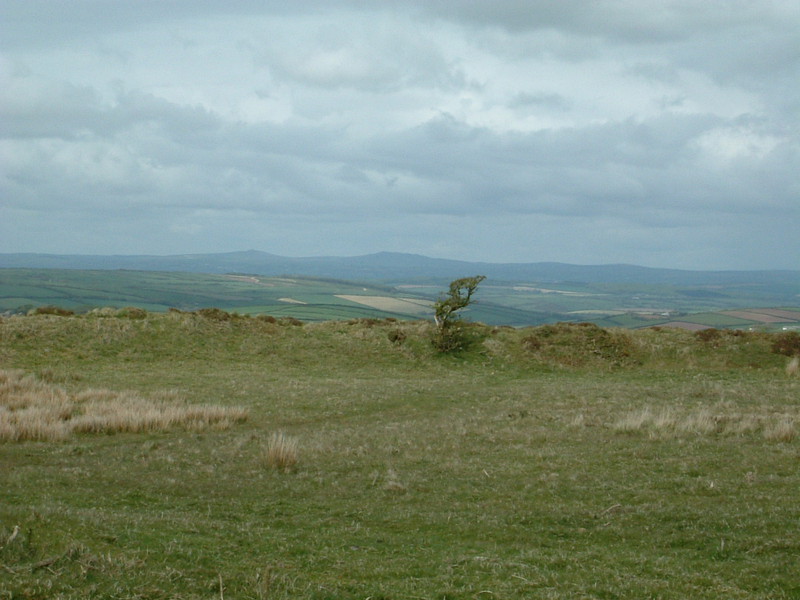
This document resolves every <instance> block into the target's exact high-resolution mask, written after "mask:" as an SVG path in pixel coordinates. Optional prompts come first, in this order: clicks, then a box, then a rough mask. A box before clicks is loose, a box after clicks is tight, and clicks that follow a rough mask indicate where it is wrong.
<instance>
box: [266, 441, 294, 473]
mask: <svg viewBox="0 0 800 600" xmlns="http://www.w3.org/2000/svg"><path fill="white" fill-rule="evenodd" d="M297 448H298V445H297V439H296V438H293V437H291V436H288V435H286V434H285V433H283V432H280V431H279V432H276V433H273V434H272V435H271V436H270V438H269V442H268V443H267V447H266V449H265V451H264V460H265V462H266V463H267V465H268V466H269V467H270V468H272V469H275V470H276V471H283V472H288V471H291V470H292V469H293V468H294V467H295V466H296V465H297V458H298V450H297Z"/></svg>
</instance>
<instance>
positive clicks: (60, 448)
mask: <svg viewBox="0 0 800 600" xmlns="http://www.w3.org/2000/svg"><path fill="white" fill-rule="evenodd" d="M398 330H401V331H402V332H403V333H404V334H405V339H403V340H402V341H400V342H392V341H391V339H390V337H392V336H390V334H392V333H396V332H397V331H398ZM472 332H473V334H474V338H475V341H474V345H473V346H472V347H471V348H470V349H468V350H467V351H465V352H464V353H462V354H459V355H448V356H442V355H437V354H436V353H435V352H434V351H433V349H432V347H431V344H430V343H429V340H428V336H429V335H430V325H429V324H427V323H423V322H388V321H383V320H381V321H375V320H366V321H365V320H358V321H352V322H345V321H340V322H325V323H318V324H307V325H305V326H293V325H290V324H288V323H287V322H280V321H279V322H277V323H271V322H269V321H267V320H265V319H259V318H255V317H238V318H230V319H226V320H219V319H213V318H204V317H202V316H200V315H197V314H185V313H174V312H173V313H167V314H149V315H147V317H146V318H144V319H124V318H118V317H110V316H109V317H100V316H80V317H56V316H47V315H41V316H36V317H13V318H6V319H4V320H3V321H2V323H0V367H2V368H15V369H23V370H24V371H26V372H28V373H32V374H35V375H37V376H38V377H39V378H40V379H42V380H45V381H47V382H49V383H50V384H52V385H58V386H61V387H63V388H64V389H65V390H66V391H67V392H69V393H79V392H81V391H85V390H88V389H93V388H103V389H108V390H117V391H120V392H124V391H125V390H132V391H134V392H135V393H137V394H139V395H142V396H144V397H150V396H152V395H158V394H162V393H163V392H164V391H169V390H171V391H173V392H174V393H175V394H176V396H178V397H180V398H182V399H183V401H185V402H188V403H197V404H214V405H223V406H230V407H242V408H245V409H247V411H248V419H247V420H246V421H245V422H243V423H240V424H237V425H233V426H232V427H230V428H228V429H225V430H213V429H211V430H205V431H194V430H183V429H180V428H178V429H175V430H168V431H163V432H150V433H143V434H132V433H120V434H116V435H88V434H82V435H74V436H72V437H71V438H69V439H68V440H66V441H63V442H55V443H53V442H51V443H45V442H23V443H4V444H0V598H42V599H43V598H148V599H167V598H170V599H194V598H204V599H210V598H237V599H239V598H252V599H259V598H306V599H311V598H314V599H323V598H330V599H333V598H352V599H355V598H359V599H364V598H368V597H371V598H404V599H405V598H409V599H410V598H438V599H443V598H453V599H462V598H463V599H474V598H512V599H514V598H519V599H522V598H664V599H668V598H675V599H678V598H681V599H682V598H708V599H712V598H714V599H716V598H732V599H736V598H741V599H745V598H747V599H752V598H756V599H758V598H762V599H767V598H795V597H798V595H800V574H798V572H797V570H796V560H797V556H798V553H800V530H799V529H798V527H800V511H799V510H798V504H797V490H798V488H799V487H800V472H799V471H798V469H797V459H798V443H800V441H798V437H797V436H796V435H795V436H788V437H775V436H773V435H771V434H770V433H769V432H770V431H771V430H770V427H771V426H772V425H773V424H775V423H787V424H788V427H789V428H790V429H791V430H792V431H800V379H798V377H796V376H795V377H789V376H787V375H786V372H785V367H786V364H787V361H788V360H789V359H788V357H786V356H781V355H778V354H774V353H773V352H772V351H771V344H772V341H773V337H772V336H771V335H769V334H763V333H742V334H738V335H720V336H715V337H713V339H711V340H707V341H703V339H702V338H700V337H698V336H695V335H693V334H691V333H687V332H682V331H677V330H661V331H653V330H647V331H633V332H631V331H622V330H611V331H605V330H600V329H598V328H596V327H591V326H567V325H558V326H547V327H538V328H528V329H523V330H514V329H510V328H490V327H484V326H474V327H473V328H472ZM644 410H649V411H650V413H651V414H653V415H658V414H662V413H669V414H670V415H673V417H674V418H673V419H672V421H669V420H661V421H658V420H656V419H650V420H644V422H643V424H642V425H641V426H639V427H632V426H628V427H621V426H620V423H624V422H626V420H628V422H630V419H631V415H635V414H636V413H639V412H641V411H644ZM705 414H708V415H711V418H712V419H713V418H716V419H718V421H717V422H718V423H722V424H721V425H717V426H714V427H699V426H697V427H692V426H686V425H685V424H686V423H694V422H695V421H693V419H695V420H697V422H700V421H699V419H698V418H697V417H698V415H705ZM737 423H751V424H755V425H753V426H748V427H737V426H735V425H736V424H737ZM273 434H285V435H286V436H288V438H290V439H291V440H293V441H296V443H297V447H296V454H297V462H296V464H294V465H293V466H292V467H291V469H289V470H288V472H286V470H285V469H276V468H272V467H271V466H270V465H269V464H267V461H266V460H265V455H266V454H267V453H268V451H269V446H270V440H271V438H272V436H273ZM15 531H16V534H15V533H14V532H15ZM12 538H13V539H12Z"/></svg>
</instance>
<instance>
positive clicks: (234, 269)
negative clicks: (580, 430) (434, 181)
mask: <svg viewBox="0 0 800 600" xmlns="http://www.w3.org/2000/svg"><path fill="white" fill-rule="evenodd" d="M0 268H23V269H101V270H115V269H128V270H137V271H180V272H188V273H211V274H214V273H249V274H253V275H264V276H280V275H287V276H306V277H324V278H332V279H346V280H351V281H383V282H392V283H397V282H414V281H430V282H434V281H436V282H438V281H441V280H450V279H454V278H457V277H464V276H468V275H476V274H481V275H486V276H487V277H489V278H490V279H494V280H496V281H509V282H523V281H537V282H567V281H572V282H581V283H603V282H607V283H627V282H630V283H649V284H670V285H731V284H747V283H752V284H784V283H786V284H788V283H800V270H796V271H795V270H774V271H770V270H764V271H689V270H680V269H657V268H650V267H640V266H636V265H625V264H617V265H573V264H567V263H557V262H539V263H487V262H468V261H459V260H449V259H442V258H431V257H428V256H422V255H419V254H405V253H399V252H378V253H375V254H366V255H363V256H350V257H337V256H318V257H304V258H292V257H286V256H279V255H276V254H270V253H268V252H261V251H258V250H246V251H240V252H225V253H217V254H178V255H168V256H156V255H82V254H35V253H18V254H0Z"/></svg>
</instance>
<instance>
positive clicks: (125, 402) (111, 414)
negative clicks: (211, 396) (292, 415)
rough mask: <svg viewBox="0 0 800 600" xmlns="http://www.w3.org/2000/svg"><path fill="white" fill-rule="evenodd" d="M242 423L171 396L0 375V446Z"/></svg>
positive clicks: (240, 413)
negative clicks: (71, 388)
mask: <svg viewBox="0 0 800 600" xmlns="http://www.w3.org/2000/svg"><path fill="white" fill-rule="evenodd" d="M246 418H247V413H246V411H245V410H243V409H239V408H225V407H221V406H214V405H196V406H195V405H190V404H187V403H186V402H185V401H184V400H182V399H181V398H180V397H179V395H177V394H176V393H174V392H172V393H162V394H161V395H160V396H156V397H154V398H150V399H148V398H143V397H141V396H139V395H138V394H135V393H133V392H114V391H111V390H105V389H101V390H97V389H92V390H85V391H83V392H79V393H77V394H72V395H70V394H68V393H67V392H66V390H64V389H63V388H60V387H57V386H54V385H52V384H50V383H47V382H44V381H41V380H39V379H37V378H36V377H34V376H32V375H27V374H25V373H24V372H22V371H17V370H8V371H0V442H9V441H10V442H21V441H27V440H36V441H59V440H64V439H67V438H68V437H70V436H71V435H72V434H76V433H104V434H109V433H124V432H130V433H143V432H154V431H164V430H167V429H172V428H175V427H184V428H188V429H193V430H197V429H205V428H207V427H216V428H224V427H228V426H230V425H231V424H232V423H234V422H237V421H242V420H244V419H246Z"/></svg>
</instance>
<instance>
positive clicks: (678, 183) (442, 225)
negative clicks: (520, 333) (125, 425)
mask: <svg viewBox="0 0 800 600" xmlns="http://www.w3.org/2000/svg"><path fill="white" fill-rule="evenodd" d="M799 31H800V2H797V0H729V1H725V0H720V1H719V2H699V1H697V0H608V1H604V0H559V1H558V2H556V1H553V0H525V1H522V0H507V1H503V0H493V1H492V0H405V1H399V0H397V1H391V0H387V1H383V2H381V1H378V0H374V1H363V0H362V1H356V0H352V1H344V0H340V1H336V2H334V1H302V0H298V1H297V2H287V1H285V0H279V1H268V0H260V1H257V0H226V1H224V2H223V1H218V0H135V1H134V0H71V1H66V0H47V1H46V0H0V252H48V253H77V254H184V253H200V252H226V251H234V250H247V249H257V250H263V251H267V252H272V253H275V254H282V255H287V256H314V255H338V256H351V255H358V254H367V253H372V252H379V251H399V252H412V253H418V254H425V255H428V256H435V257H442V258H461V259H465V260H479V261H489V262H538V261H561V262H570V263H578V264H605V263H633V264H640V265H646V266H657V267H676V268H687V269H762V268H789V269H798V268H800V233H799V232H800V35H799V34H798V32H799Z"/></svg>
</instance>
